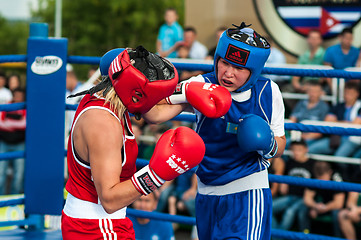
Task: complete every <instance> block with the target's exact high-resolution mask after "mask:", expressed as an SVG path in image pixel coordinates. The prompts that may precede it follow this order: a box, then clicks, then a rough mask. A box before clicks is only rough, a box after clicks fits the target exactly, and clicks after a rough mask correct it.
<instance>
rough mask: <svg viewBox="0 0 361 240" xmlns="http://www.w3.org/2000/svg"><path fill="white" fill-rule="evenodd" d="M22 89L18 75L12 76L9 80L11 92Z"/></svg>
mask: <svg viewBox="0 0 361 240" xmlns="http://www.w3.org/2000/svg"><path fill="white" fill-rule="evenodd" d="M20 87H21V81H20V76H19V75H17V74H11V75H10V76H9V78H8V88H9V90H10V91H14V90H15V89H17V88H20Z"/></svg>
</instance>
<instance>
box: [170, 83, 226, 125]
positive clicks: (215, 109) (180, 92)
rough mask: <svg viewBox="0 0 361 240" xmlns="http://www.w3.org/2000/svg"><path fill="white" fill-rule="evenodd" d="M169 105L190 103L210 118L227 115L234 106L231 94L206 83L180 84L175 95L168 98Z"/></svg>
mask: <svg viewBox="0 0 361 240" xmlns="http://www.w3.org/2000/svg"><path fill="white" fill-rule="evenodd" d="M166 101H167V102H168V104H179V103H186V102H188V103H190V104H191V105H192V106H193V107H194V108H195V109H197V110H198V111H200V112H201V113H202V114H203V115H205V116H206V117H209V118H219V117H221V116H223V115H225V114H226V113H227V112H228V110H229V108H230V107H231V104H232V97H231V93H230V92H229V91H228V90H227V89H226V88H224V87H222V86H220V85H217V84H212V83H204V82H184V83H179V84H178V86H177V89H176V91H175V92H174V93H173V95H171V96H169V97H167V98H166Z"/></svg>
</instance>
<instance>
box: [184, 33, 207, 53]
mask: <svg viewBox="0 0 361 240" xmlns="http://www.w3.org/2000/svg"><path fill="white" fill-rule="evenodd" d="M184 45H185V46H186V47H188V48H189V58H191V59H205V58H206V56H207V54H208V49H207V48H206V46H204V45H203V44H202V43H200V42H199V41H197V31H196V29H195V28H194V27H187V28H185V29H184Z"/></svg>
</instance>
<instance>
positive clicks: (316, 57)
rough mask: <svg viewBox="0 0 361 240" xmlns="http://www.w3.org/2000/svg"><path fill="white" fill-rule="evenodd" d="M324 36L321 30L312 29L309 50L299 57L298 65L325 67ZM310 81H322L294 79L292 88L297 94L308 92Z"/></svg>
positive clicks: (309, 78) (316, 79)
mask: <svg viewBox="0 0 361 240" xmlns="http://www.w3.org/2000/svg"><path fill="white" fill-rule="evenodd" d="M322 42H323V39H322V34H321V32H320V31H319V30H316V29H312V30H310V31H309V33H308V34H307V44H308V50H307V51H306V52H305V53H303V54H302V55H300V56H299V58H298V64H303V65H323V57H324V55H325V49H324V48H323V47H322ZM309 81H320V79H319V78H315V77H300V76H294V77H292V87H293V89H294V90H295V91H296V92H301V93H304V92H306V91H307V90H306V86H307V83H309Z"/></svg>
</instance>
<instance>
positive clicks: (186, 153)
mask: <svg viewBox="0 0 361 240" xmlns="http://www.w3.org/2000/svg"><path fill="white" fill-rule="evenodd" d="M205 149H206V148H205V145H204V143H203V140H202V139H201V137H200V136H199V135H198V134H197V133H196V132H195V131H193V130H192V129H190V128H187V127H179V128H177V129H175V130H174V129H171V130H168V131H167V132H165V133H164V134H163V135H162V136H161V137H160V139H159V140H158V142H157V145H156V147H155V149H154V153H153V156H152V158H151V159H150V161H149V165H148V166H145V167H144V168H142V169H141V170H139V171H138V172H136V173H135V174H134V175H133V177H132V179H131V180H132V183H133V184H134V186H135V187H136V189H137V190H138V191H139V192H140V193H142V194H144V195H146V194H149V193H150V192H152V191H154V190H155V189H157V188H159V187H160V186H162V184H163V183H164V182H165V181H170V180H172V179H174V178H176V177H177V176H179V175H181V174H182V173H185V172H186V171H188V170H190V169H192V168H193V167H195V166H197V165H198V164H199V163H200V162H201V161H202V159H203V156H204V153H205Z"/></svg>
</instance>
